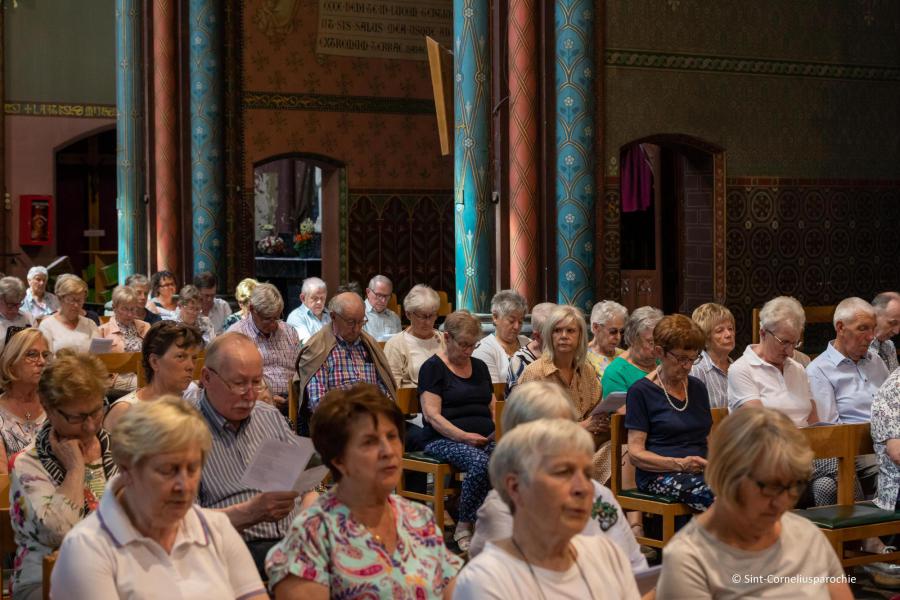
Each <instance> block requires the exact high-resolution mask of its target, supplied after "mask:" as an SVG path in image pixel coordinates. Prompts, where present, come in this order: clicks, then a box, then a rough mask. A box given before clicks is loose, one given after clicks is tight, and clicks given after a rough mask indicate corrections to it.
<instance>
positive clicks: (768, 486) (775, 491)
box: [751, 478, 807, 498]
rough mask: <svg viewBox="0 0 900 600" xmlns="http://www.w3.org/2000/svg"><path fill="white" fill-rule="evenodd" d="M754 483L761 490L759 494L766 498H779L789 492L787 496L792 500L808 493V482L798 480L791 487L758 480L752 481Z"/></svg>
mask: <svg viewBox="0 0 900 600" xmlns="http://www.w3.org/2000/svg"><path fill="white" fill-rule="evenodd" d="M751 481H753V483H755V484H756V486H757V487H758V488H759V493H760V494H762V495H763V496H765V497H766V498H777V497H778V496H780V495H782V494H784V493H785V492H787V495H788V496H790V497H791V498H799V497H800V496H802V495H803V492H804V491H806V486H807V482H806V481H803V480H797V481H795V482H794V483H791V484H789V485H781V484H779V483H768V482H765V481H759V480H757V479H752V478H751Z"/></svg>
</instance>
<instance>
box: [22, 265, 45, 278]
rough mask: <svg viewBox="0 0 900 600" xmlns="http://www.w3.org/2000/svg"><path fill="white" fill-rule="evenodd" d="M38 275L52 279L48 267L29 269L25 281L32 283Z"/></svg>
mask: <svg viewBox="0 0 900 600" xmlns="http://www.w3.org/2000/svg"><path fill="white" fill-rule="evenodd" d="M37 275H43V276H44V278H45V279H46V278H48V277H50V274H49V273H48V272H47V267H41V266H35V267H31V268H30V269H28V275H27V276H26V277H25V279H27V280H28V281H31V280H32V279H34V278H35V277H36V276H37Z"/></svg>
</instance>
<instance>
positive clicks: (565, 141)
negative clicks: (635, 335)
mask: <svg viewBox="0 0 900 600" xmlns="http://www.w3.org/2000/svg"><path fill="white" fill-rule="evenodd" d="M593 28H594V9H593V2H592V1H591V0H557V2H556V114H557V118H556V156H557V158H556V211H557V213H556V214H557V218H556V229H557V235H556V255H557V261H558V265H559V266H558V290H559V293H558V300H557V301H558V302H559V303H561V304H572V305H574V306H578V307H580V308H582V309H585V310H590V309H591V306H592V305H593V302H594V292H593V285H592V281H593V269H594V242H593V240H594V192H595V190H596V186H595V183H594V163H593V160H594V90H593V81H594V64H593V56H594V44H593Z"/></svg>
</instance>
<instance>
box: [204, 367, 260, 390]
mask: <svg viewBox="0 0 900 600" xmlns="http://www.w3.org/2000/svg"><path fill="white" fill-rule="evenodd" d="M206 368H207V369H209V371H210V372H212V373H214V374H215V376H216V377H218V378H219V379H221V380H222V383H224V384H225V387H227V388H228V390H229V391H230V392H231V393H232V394H235V395H237V396H243V395H244V394H246V393H247V392H249V391H250V390H253V391H255V392H256V393H257V394H259V393H262V392H264V391H265V389H266V382H265V381H250V382H248V383H231V382H230V381H228V380H227V379H225V378H224V377H222V376H221V375H220V374H219V372H218V371H216V370H215V369H213V368H212V367H206Z"/></svg>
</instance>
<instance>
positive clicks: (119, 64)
mask: <svg viewBox="0 0 900 600" xmlns="http://www.w3.org/2000/svg"><path fill="white" fill-rule="evenodd" d="M142 64H143V63H142V61H141V2H140V0H116V137H117V143H116V146H117V147H116V212H117V215H118V216H117V233H118V250H119V269H118V270H119V283H120V284H122V283H125V278H126V277H128V276H129V275H131V274H132V273H146V272H147V231H146V226H147V223H146V216H145V214H146V211H145V208H144V197H143V189H144V188H143V161H144V156H143V144H144V140H143V135H142V129H141V128H142V121H141V119H142V118H143V113H144V107H143V97H144V95H143V92H142V86H141V82H142V73H141V65H142Z"/></svg>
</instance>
